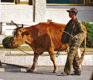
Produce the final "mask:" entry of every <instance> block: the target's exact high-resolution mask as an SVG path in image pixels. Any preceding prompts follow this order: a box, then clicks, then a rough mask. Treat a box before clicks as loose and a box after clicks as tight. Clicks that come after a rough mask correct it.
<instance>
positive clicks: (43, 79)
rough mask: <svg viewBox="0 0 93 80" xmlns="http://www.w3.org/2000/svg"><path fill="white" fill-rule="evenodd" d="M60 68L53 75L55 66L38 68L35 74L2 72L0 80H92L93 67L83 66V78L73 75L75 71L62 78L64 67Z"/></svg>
mask: <svg viewBox="0 0 93 80" xmlns="http://www.w3.org/2000/svg"><path fill="white" fill-rule="evenodd" d="M58 68H59V71H58V72H57V73H52V72H53V69H54V68H53V66H44V67H43V66H37V67H36V70H35V71H34V72H33V73H26V72H25V71H23V72H14V71H7V72H1V71H0V80H90V78H91V75H92V71H93V66H83V67H82V68H81V70H82V74H81V76H76V75H72V74H73V69H72V71H71V75H69V76H62V75H61V72H63V69H64V66H59V67H58Z"/></svg>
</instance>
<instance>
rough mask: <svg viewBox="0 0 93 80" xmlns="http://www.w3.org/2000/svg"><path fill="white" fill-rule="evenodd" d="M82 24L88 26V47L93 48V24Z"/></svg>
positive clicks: (85, 22) (83, 22) (84, 22)
mask: <svg viewBox="0 0 93 80" xmlns="http://www.w3.org/2000/svg"><path fill="white" fill-rule="evenodd" d="M82 24H83V25H84V26H86V29H87V37H86V45H87V47H88V48H93V24H90V23H89V22H88V21H82ZM81 46H83V44H81Z"/></svg>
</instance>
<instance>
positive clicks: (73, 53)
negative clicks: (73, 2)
mask: <svg viewBox="0 0 93 80" xmlns="http://www.w3.org/2000/svg"><path fill="white" fill-rule="evenodd" d="M67 12H69V17H70V18H71V20H70V21H69V22H68V24H67V25H66V27H65V30H64V31H66V32H68V33H69V34H70V35H72V36H74V37H73V39H72V37H71V36H70V35H68V34H66V33H63V35H62V39H61V41H62V43H63V44H65V43H68V42H69V48H70V49H69V53H68V56H67V61H66V64H65V68H64V72H63V73H62V75H63V76H66V75H69V74H70V72H71V66H72V65H73V68H74V74H75V75H80V74H81V70H80V67H79V56H78V47H79V46H80V44H79V43H77V42H76V41H75V40H77V39H80V38H81V37H82V35H83V34H84V32H83V28H82V24H81V23H80V22H79V20H78V19H77V18H76V14H77V12H78V10H77V9H76V8H71V9H70V10H67Z"/></svg>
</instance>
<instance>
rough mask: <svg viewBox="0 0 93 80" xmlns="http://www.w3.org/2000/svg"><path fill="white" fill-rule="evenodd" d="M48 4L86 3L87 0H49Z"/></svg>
mask: <svg viewBox="0 0 93 80" xmlns="http://www.w3.org/2000/svg"><path fill="white" fill-rule="evenodd" d="M47 4H63V5H64V4H68V5H73V4H74V5H85V0H47Z"/></svg>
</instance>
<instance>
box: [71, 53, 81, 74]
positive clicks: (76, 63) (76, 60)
mask: <svg viewBox="0 0 93 80" xmlns="http://www.w3.org/2000/svg"><path fill="white" fill-rule="evenodd" d="M73 68H74V72H75V74H81V70H80V66H79V56H78V53H76V54H75V58H74V61H73Z"/></svg>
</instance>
